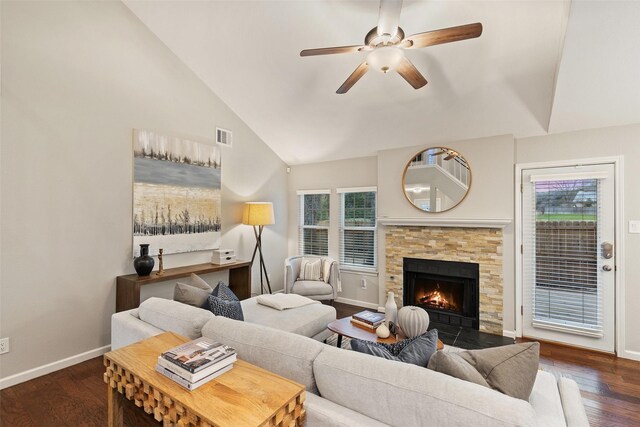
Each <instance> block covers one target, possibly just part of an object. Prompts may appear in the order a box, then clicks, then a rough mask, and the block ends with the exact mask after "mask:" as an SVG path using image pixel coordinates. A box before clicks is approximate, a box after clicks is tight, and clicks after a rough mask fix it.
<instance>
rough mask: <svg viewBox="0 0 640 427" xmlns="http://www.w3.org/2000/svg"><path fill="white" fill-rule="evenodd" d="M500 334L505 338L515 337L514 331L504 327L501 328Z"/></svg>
mask: <svg viewBox="0 0 640 427" xmlns="http://www.w3.org/2000/svg"><path fill="white" fill-rule="evenodd" d="M502 336H503V337H507V338H513V339H514V340H515V339H516V331H507V330H505V329H503V330H502Z"/></svg>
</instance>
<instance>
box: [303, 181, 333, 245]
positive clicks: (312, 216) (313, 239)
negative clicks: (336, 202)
mask: <svg viewBox="0 0 640 427" xmlns="http://www.w3.org/2000/svg"><path fill="white" fill-rule="evenodd" d="M298 197H299V210H298V218H299V220H298V224H299V225H298V254H300V255H321V256H327V255H328V254H329V225H330V220H329V210H330V192H328V191H323V190H319V191H318V192H315V193H314V192H311V191H304V192H298Z"/></svg>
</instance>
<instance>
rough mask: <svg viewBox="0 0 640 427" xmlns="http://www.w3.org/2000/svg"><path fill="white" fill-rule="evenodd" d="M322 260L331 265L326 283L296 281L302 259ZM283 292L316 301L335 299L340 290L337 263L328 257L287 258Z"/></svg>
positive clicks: (322, 281) (319, 281)
mask: <svg viewBox="0 0 640 427" xmlns="http://www.w3.org/2000/svg"><path fill="white" fill-rule="evenodd" d="M303 258H306V259H323V260H324V261H325V262H329V263H331V264H330V265H331V267H330V269H329V271H330V273H329V280H328V283H327V282H325V281H324V280H298V278H299V277H300V264H301V263H302V259H303ZM284 266H285V271H284V280H285V283H284V292H285V293H286V294H298V295H303V296H305V297H307V298H311V299H314V300H317V301H320V300H331V302H333V300H334V299H336V296H337V294H338V292H341V291H342V289H341V288H340V286H341V284H340V269H339V265H338V262H337V261H335V260H334V259H332V258H329V257H322V256H316V255H304V256H302V255H301V256H293V257H289V258H287V259H286V260H285V261H284Z"/></svg>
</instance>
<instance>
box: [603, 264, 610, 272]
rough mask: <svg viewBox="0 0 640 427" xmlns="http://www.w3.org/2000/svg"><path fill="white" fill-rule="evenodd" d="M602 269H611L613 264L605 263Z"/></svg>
mask: <svg viewBox="0 0 640 427" xmlns="http://www.w3.org/2000/svg"><path fill="white" fill-rule="evenodd" d="M602 269H603V270H604V271H611V266H610V265H609V264H605V265H603V266H602Z"/></svg>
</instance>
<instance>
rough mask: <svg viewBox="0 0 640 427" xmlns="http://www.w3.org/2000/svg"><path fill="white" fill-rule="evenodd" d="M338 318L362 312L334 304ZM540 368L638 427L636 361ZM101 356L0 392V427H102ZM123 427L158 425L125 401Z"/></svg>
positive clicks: (598, 416) (544, 356)
mask: <svg viewBox="0 0 640 427" xmlns="http://www.w3.org/2000/svg"><path fill="white" fill-rule="evenodd" d="M334 306H335V308H336V310H337V312H338V317H347V316H350V315H351V314H353V313H355V312H357V311H360V310H361V308H359V307H353V306H348V305H345V304H340V303H335V305H334ZM540 365H541V368H542V369H544V370H546V371H549V372H552V373H554V374H556V375H560V374H562V375H564V376H567V377H570V378H573V379H574V380H576V381H577V383H578V384H579V386H580V391H581V392H582V400H583V402H584V405H585V408H586V410H587V415H588V416H589V421H590V422H591V425H592V426H594V427H597V426H607V427H617V426H640V362H633V361H629V360H625V359H618V358H615V357H613V356H609V355H604V354H600V353H596V352H590V351H585V350H578V349H575V348H570V347H565V346H561V345H555V344H549V343H542V345H541V351H540ZM103 372H104V366H103V365H102V357H97V358H95V359H91V360H88V361H86V362H83V363H80V364H78V365H75V366H72V367H69V368H66V369H63V370H61V371H57V372H54V373H52V374H49V375H45V376H43V377H40V378H36V379H34V380H31V381H28V382H25V383H22V384H19V385H17V386H14V387H10V388H7V389H4V390H2V391H0V426H6V427H22V426H34V427H40V426H44V427H57V426H70V427H79V426H101V427H102V426H105V425H106V423H107V421H106V420H107V388H106V387H107V386H106V384H104V382H103V381H102V374H103ZM125 405H126V406H125V410H124V420H125V425H126V426H131V427H145V426H158V425H160V423H156V422H155V420H154V419H153V417H152V416H150V415H147V414H145V413H144V411H142V410H141V409H140V408H136V407H135V405H133V404H132V403H131V402H129V401H125Z"/></svg>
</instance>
